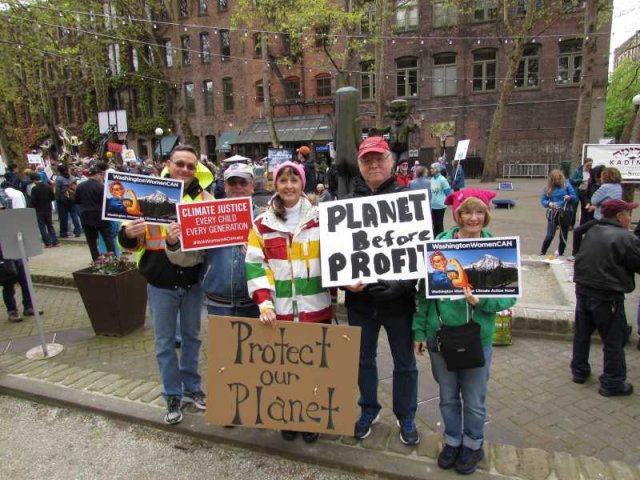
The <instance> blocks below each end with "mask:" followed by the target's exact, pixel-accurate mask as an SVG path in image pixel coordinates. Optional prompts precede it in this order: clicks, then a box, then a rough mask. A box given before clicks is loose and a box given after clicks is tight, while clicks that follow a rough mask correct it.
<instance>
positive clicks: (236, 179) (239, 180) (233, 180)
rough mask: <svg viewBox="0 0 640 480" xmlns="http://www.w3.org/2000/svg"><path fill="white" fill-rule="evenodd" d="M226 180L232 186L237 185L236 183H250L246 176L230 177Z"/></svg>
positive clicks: (241, 184)
mask: <svg viewBox="0 0 640 480" xmlns="http://www.w3.org/2000/svg"><path fill="white" fill-rule="evenodd" d="M226 182H227V183H228V184H229V185H230V186H232V187H235V186H236V185H240V186H243V187H244V186H246V185H249V180H247V179H246V178H239V177H231V178H228V179H227V180H226Z"/></svg>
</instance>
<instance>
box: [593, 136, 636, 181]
mask: <svg viewBox="0 0 640 480" xmlns="http://www.w3.org/2000/svg"><path fill="white" fill-rule="evenodd" d="M587 158H590V159H591V160H593V166H594V167H596V166H598V165H604V166H605V167H615V168H617V169H618V170H620V174H621V175H622V181H623V182H631V181H633V182H637V181H639V180H640V144H633V145H632V144H629V145H627V144H612V145H599V144H590V143H585V144H584V145H583V146H582V163H584V162H585V160H586V159H587Z"/></svg>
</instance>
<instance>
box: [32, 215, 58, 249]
mask: <svg viewBox="0 0 640 480" xmlns="http://www.w3.org/2000/svg"><path fill="white" fill-rule="evenodd" d="M36 218H37V219H38V228H39V229H40V236H41V237H42V242H43V243H44V244H45V245H46V246H47V247H50V246H51V245H57V244H58V237H56V229H55V228H53V215H52V214H51V212H37V213H36Z"/></svg>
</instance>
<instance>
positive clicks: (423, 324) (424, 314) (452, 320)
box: [413, 227, 517, 345]
mask: <svg viewBox="0 0 640 480" xmlns="http://www.w3.org/2000/svg"><path fill="white" fill-rule="evenodd" d="M458 229H459V228H458V227H453V228H451V229H449V230H447V231H446V232H442V233H441V234H440V235H438V237H437V239H438V240H451V239H452V238H454V235H455V233H456V232H457V231H458ZM482 237H483V238H488V237H493V235H491V233H489V232H487V231H485V230H483V231H482ZM516 300H517V299H516V298H480V299H479V302H478V304H477V305H476V306H475V307H471V305H469V304H468V303H467V301H466V300H464V299H460V300H449V299H442V300H435V299H428V298H426V297H425V285H424V280H421V281H420V288H419V292H418V308H417V310H416V312H415V313H414V314H413V338H414V340H415V341H416V342H423V341H425V340H426V339H432V338H434V337H435V336H436V331H437V330H438V329H439V328H440V320H439V319H438V314H437V312H436V302H438V309H439V310H440V316H441V318H442V322H443V323H444V324H445V325H448V326H457V325H463V324H465V323H466V322H467V312H466V310H467V306H468V307H469V316H470V317H471V316H472V317H473V320H474V321H475V322H476V323H478V324H480V327H481V330H480V335H481V338H482V345H491V342H492V340H493V332H494V331H495V329H496V312H499V311H501V310H506V309H507V308H510V307H512V306H513V305H515V303H516Z"/></svg>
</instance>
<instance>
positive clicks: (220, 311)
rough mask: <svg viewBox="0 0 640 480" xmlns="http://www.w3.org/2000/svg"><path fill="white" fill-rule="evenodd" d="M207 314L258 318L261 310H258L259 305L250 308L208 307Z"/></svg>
mask: <svg viewBox="0 0 640 480" xmlns="http://www.w3.org/2000/svg"><path fill="white" fill-rule="evenodd" d="M207 313H208V314H209V315H222V316H226V317H249V318H258V317H259V316H260V310H258V307H257V305H250V306H248V307H234V306H230V307H223V306H219V305H207Z"/></svg>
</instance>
